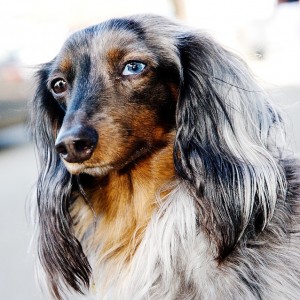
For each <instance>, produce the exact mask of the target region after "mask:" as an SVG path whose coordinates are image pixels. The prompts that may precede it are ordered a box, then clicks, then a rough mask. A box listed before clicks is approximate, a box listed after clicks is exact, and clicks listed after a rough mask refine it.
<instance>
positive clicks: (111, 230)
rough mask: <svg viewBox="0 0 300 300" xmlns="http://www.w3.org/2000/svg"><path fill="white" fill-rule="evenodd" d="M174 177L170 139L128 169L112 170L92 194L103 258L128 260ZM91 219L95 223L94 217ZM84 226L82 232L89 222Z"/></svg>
mask: <svg viewBox="0 0 300 300" xmlns="http://www.w3.org/2000/svg"><path fill="white" fill-rule="evenodd" d="M174 176H175V171H174V163H173V142H170V143H169V144H168V145H167V146H166V147H164V148H161V149H160V150H157V152H156V153H155V155H151V156H149V157H147V158H145V159H143V160H140V161H139V162H138V163H137V164H135V165H134V167H132V168H130V169H128V171H126V172H124V170H123V171H113V172H111V173H110V174H109V175H108V176H107V177H106V178H105V179H102V180H101V181H99V183H98V184H97V185H96V187H95V188H93V190H92V191H91V192H90V193H88V194H89V195H90V199H91V202H92V203H91V204H92V206H93V209H94V211H95V214H96V215H97V216H99V218H100V219H99V220H100V221H99V224H97V227H96V229H95V230H96V232H95V235H94V237H93V246H92V248H94V249H96V248H97V251H99V248H98V246H99V245H101V248H100V252H101V253H100V257H102V258H110V257H120V258H121V259H122V260H124V259H125V260H128V259H129V258H130V257H131V256H132V255H133V254H134V252H135V250H136V249H137V247H138V245H139V243H140V241H141V239H142V237H143V234H144V231H145V228H146V227H147V225H148V223H149V220H150V218H151V216H152V215H153V211H154V210H155V209H156V207H157V197H160V198H163V197H164V196H166V194H167V193H168V187H167V185H168V183H170V182H172V181H173V179H174ZM75 211H76V209H75ZM78 211H79V209H78ZM73 213H74V212H73ZM78 218H79V217H78ZM89 219H90V224H91V226H92V222H93V218H92V217H90V218H89ZM80 222H83V223H85V220H81V221H80ZM84 227H85V228H86V229H83V228H82V227H81V228H80V231H81V233H80V234H81V235H84V232H82V231H85V230H87V224H86V225H84ZM75 232H76V226H75ZM97 255H99V253H98V254H97Z"/></svg>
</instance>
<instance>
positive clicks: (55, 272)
mask: <svg viewBox="0 0 300 300" xmlns="http://www.w3.org/2000/svg"><path fill="white" fill-rule="evenodd" d="M50 68H51V63H49V64H46V65H45V66H44V67H43V68H42V69H41V70H40V71H39V72H38V74H37V78H38V87H37V91H36V95H35V97H34V100H33V102H32V107H31V114H32V116H31V119H32V132H33V138H34V141H35V144H36V148H37V153H38V155H39V159H40V174H39V178H38V182H37V194H36V197H37V205H38V211H37V212H38V222H39V236H38V247H39V249H38V250H39V253H38V254H39V259H40V262H41V265H42V267H43V268H44V270H45V273H46V276H47V279H48V280H47V281H48V282H49V283H50V284H49V288H50V291H51V292H52V294H53V296H54V297H55V298H57V299H60V290H63V287H65V286H66V284H68V285H70V286H71V287H73V288H74V290H76V291H79V292H81V287H80V286H81V284H83V285H86V286H88V285H89V275H90V266H89V263H88V261H87V258H86V257H85V255H84V254H83V251H82V248H81V245H80V243H79V242H78V241H77V239H76V238H75V237H74V236H73V234H72V232H71V217H70V214H69V206H70V204H71V202H72V199H71V192H72V189H73V190H74V186H75V184H74V183H73V182H72V178H71V176H70V174H69V173H68V172H67V170H66V168H65V167H64V165H63V163H62V162H61V159H60V157H59V156H58V154H57V153H56V151H55V146H54V144H55V138H56V135H57V130H58V129H59V127H60V125H61V123H62V120H63V117H64V112H63V110H62V109H61V108H60V106H59V105H58V104H57V102H56V101H55V100H54V98H53V97H52V95H51V93H50V92H49V91H48V89H47V80H48V75H49V70H50Z"/></svg>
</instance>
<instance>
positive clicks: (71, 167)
mask: <svg viewBox="0 0 300 300" xmlns="http://www.w3.org/2000/svg"><path fill="white" fill-rule="evenodd" d="M63 162H64V164H65V166H66V168H67V170H68V171H69V172H70V173H71V174H72V175H79V174H81V173H85V174H88V175H92V176H97V177H103V176H106V175H107V174H108V173H109V172H110V171H111V170H112V169H113V166H111V165H104V166H101V165H99V166H97V165H96V166H95V165H94V166H87V165H85V164H82V163H69V162H67V161H65V160H64V161H63Z"/></svg>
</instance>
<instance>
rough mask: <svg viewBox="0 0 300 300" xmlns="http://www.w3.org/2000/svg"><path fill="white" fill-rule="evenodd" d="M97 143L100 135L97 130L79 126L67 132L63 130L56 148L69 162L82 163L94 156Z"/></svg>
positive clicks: (57, 140)
mask: <svg viewBox="0 0 300 300" xmlns="http://www.w3.org/2000/svg"><path fill="white" fill-rule="evenodd" d="M97 142H98V134H97V132H96V130H95V129H93V128H91V127H85V126H77V127H73V128H69V129H67V130H64V129H61V131H60V132H59V135H58V137H57V139H56V143H55V148H56V151H57V153H59V154H60V155H61V157H62V158H63V159H64V160H66V161H67V162H70V163H80V162H83V161H85V160H88V159H89V158H90V157H91V156H92V154H93V151H94V149H95V147H96V145H97Z"/></svg>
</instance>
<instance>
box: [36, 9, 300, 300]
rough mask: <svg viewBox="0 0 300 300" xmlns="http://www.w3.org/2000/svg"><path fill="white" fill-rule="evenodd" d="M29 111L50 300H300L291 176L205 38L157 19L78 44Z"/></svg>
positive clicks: (295, 191)
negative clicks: (86, 297) (76, 296)
mask: <svg viewBox="0 0 300 300" xmlns="http://www.w3.org/2000/svg"><path fill="white" fill-rule="evenodd" d="M31 111H32V131H33V137H34V141H35V144H36V149H37V153H38V155H39V158H40V164H39V165H40V166H39V169H40V172H39V177H38V182H37V185H36V197H35V199H36V203H37V205H36V207H37V220H36V223H37V227H38V232H37V250H38V257H39V264H40V266H41V268H40V269H41V270H42V272H43V274H44V277H45V280H46V282H47V285H48V288H49V290H50V293H51V295H52V297H53V298H54V299H63V298H65V297H67V296H68V293H69V291H73V292H76V293H89V292H91V293H94V294H95V295H96V297H97V299H123V300H132V299H134V300H139V299H170V300H173V299H174V300H175V299H184V300H187V299H209V300H214V299H216V300H220V299H244V300H246V299H247V300H250V299H272V300H274V299H300V228H299V224H300V202H299V200H300V194H299V193H300V178H299V164H298V162H297V160H296V159H295V158H293V156H292V154H291V151H290V150H289V149H288V147H287V144H286V142H285V129H284V121H283V117H282V116H281V113H280V112H279V110H278V109H277V108H276V107H275V106H274V105H273V104H272V103H271V101H270V100H269V97H268V95H267V93H266V92H264V91H263V89H262V88H261V87H260V86H259V85H258V84H257V83H256V82H255V80H254V79H253V76H252V75H251V72H250V71H249V69H248V67H247V65H246V64H245V63H244V62H243V61H242V60H241V59H239V58H238V57H237V56H236V55H235V54H232V53H231V52H229V51H227V50H226V49H224V48H223V47H222V46H220V45H219V44H218V43H217V42H215V41H214V40H213V39H212V38H211V37H209V36H207V35H206V34H204V33H202V32H201V31H198V30H195V29H192V28H188V27H185V26H183V25H181V24H177V23H176V22H175V21H171V20H168V19H165V18H163V17H160V16H155V15H136V16H132V17H125V18H119V19H112V20H109V21H106V22H104V23H101V24H99V25H95V26H91V27H89V28H86V29H83V30H81V31H79V32H75V33H74V34H72V35H71V36H70V37H69V38H68V40H67V41H66V43H65V44H64V46H63V47H62V49H61V51H60V52H59V54H58V55H57V56H56V57H55V58H54V59H53V60H52V61H51V62H49V63H46V64H44V65H42V66H41V68H40V69H39V71H38V72H37V89H36V93H35V96H34V99H33V101H32V109H31Z"/></svg>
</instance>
